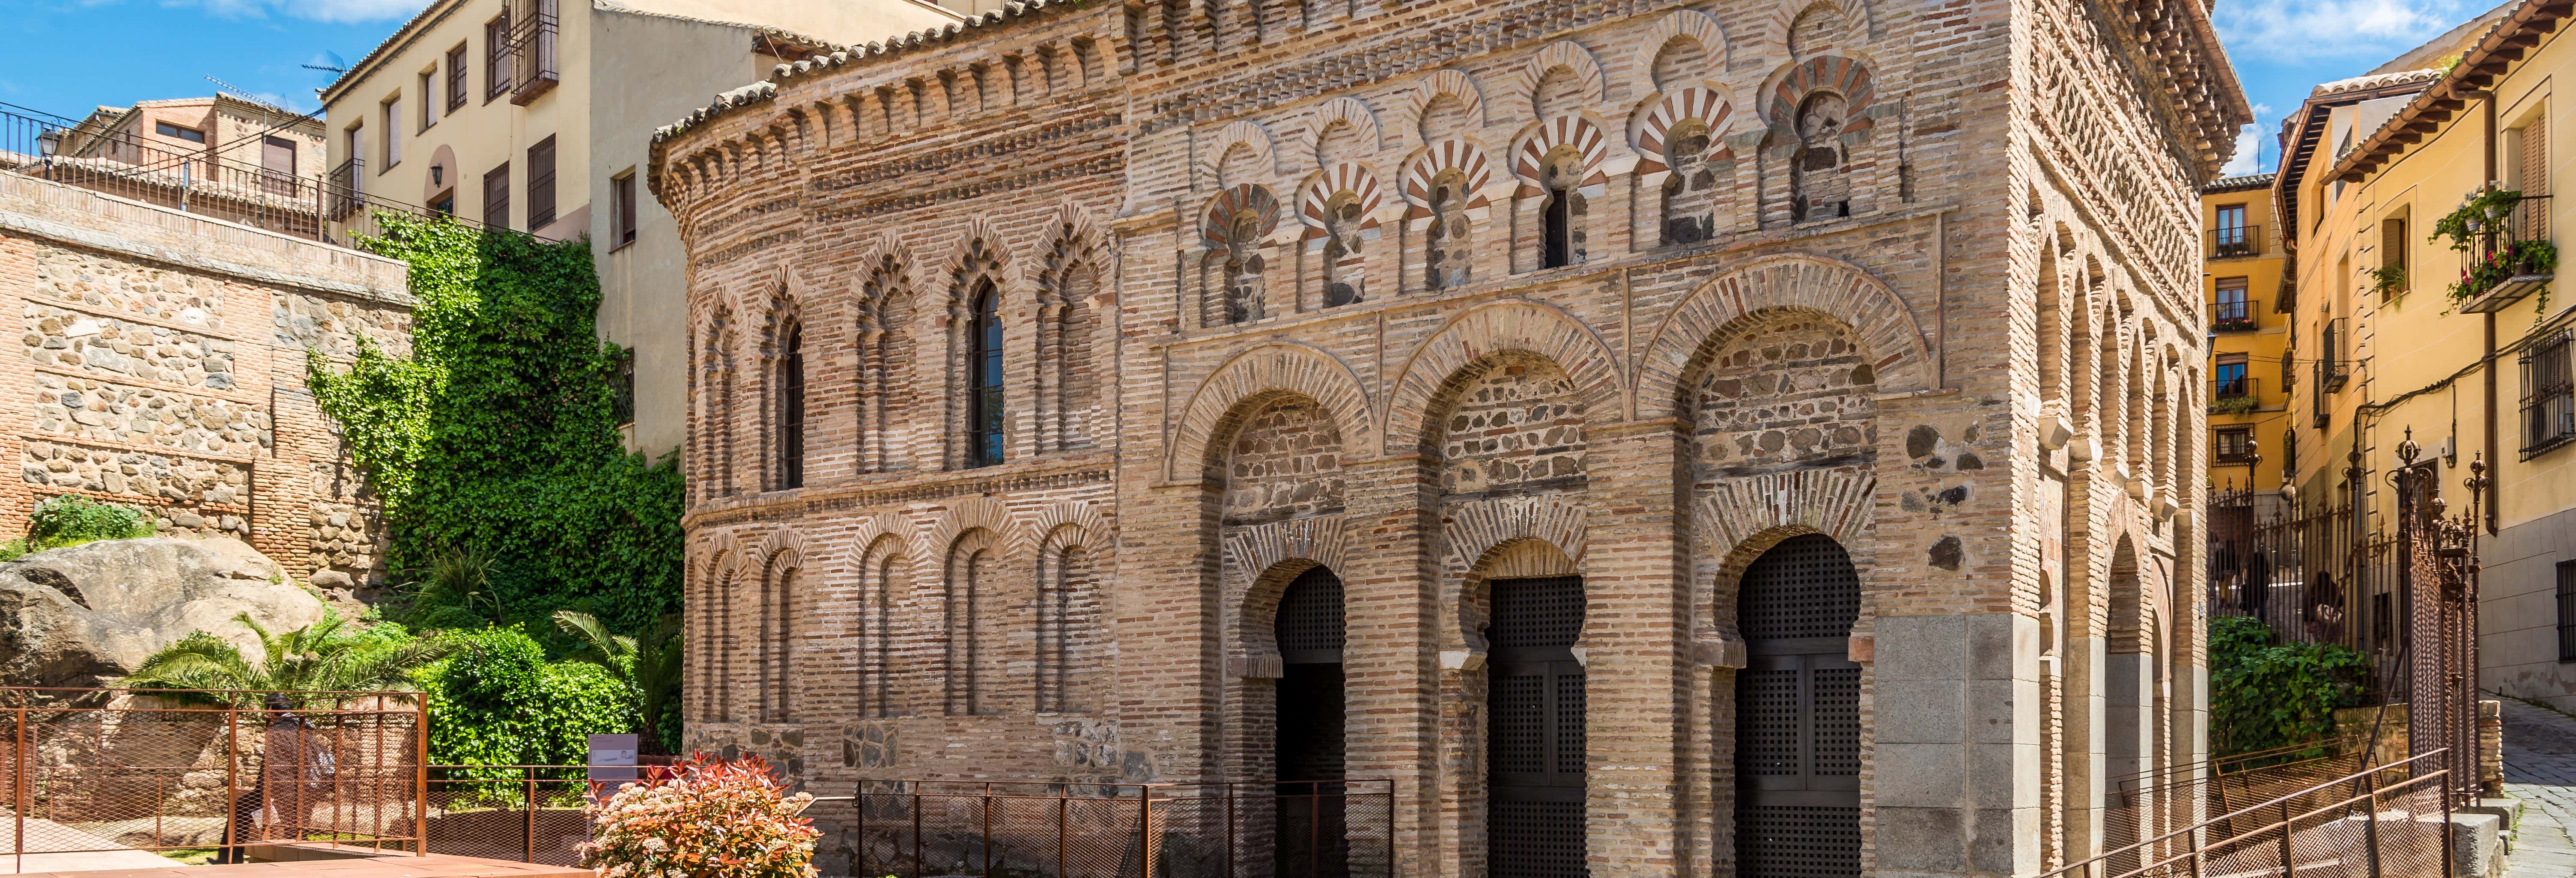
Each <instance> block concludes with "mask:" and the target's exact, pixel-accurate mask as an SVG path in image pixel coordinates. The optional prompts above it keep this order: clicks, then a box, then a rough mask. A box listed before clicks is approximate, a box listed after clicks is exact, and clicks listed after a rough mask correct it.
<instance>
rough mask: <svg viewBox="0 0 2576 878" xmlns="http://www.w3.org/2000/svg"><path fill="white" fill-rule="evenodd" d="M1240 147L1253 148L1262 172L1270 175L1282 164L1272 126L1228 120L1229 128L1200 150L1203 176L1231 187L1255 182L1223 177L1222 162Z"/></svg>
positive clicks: (1256, 161)
mask: <svg viewBox="0 0 2576 878" xmlns="http://www.w3.org/2000/svg"><path fill="white" fill-rule="evenodd" d="M1318 130H1321V129H1318ZM1237 146H1241V147H1245V148H1247V149H1250V150H1252V159H1253V164H1252V166H1253V167H1254V168H1255V169H1258V172H1259V173H1262V174H1269V173H1272V172H1274V171H1275V170H1276V169H1277V168H1278V167H1279V154H1278V150H1277V149H1276V148H1275V147H1274V146H1273V141H1272V140H1271V137H1270V129H1268V128H1265V127H1262V125H1261V123H1259V122H1255V121H1252V120H1250V119H1236V120H1234V121H1232V122H1228V123H1226V125H1225V127H1223V128H1219V129H1217V132H1216V137H1214V138H1212V139H1210V140H1209V141H1208V149H1207V150H1205V151H1203V152H1201V153H1199V155H1200V156H1201V157H1202V160H1201V163H1200V167H1199V175H1200V176H1199V179H1202V180H1216V181H1218V182H1219V183H1220V184H1221V185H1224V186H1227V187H1240V186H1243V185H1247V184H1249V183H1252V182H1253V181H1251V180H1224V179H1221V178H1220V175H1219V173H1218V167H1217V166H1218V164H1219V163H1221V162H1224V161H1225V154H1226V153H1229V152H1233V151H1234V148H1235V147H1237Z"/></svg>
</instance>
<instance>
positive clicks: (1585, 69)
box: [1511, 40, 1652, 112]
mask: <svg viewBox="0 0 2576 878" xmlns="http://www.w3.org/2000/svg"><path fill="white" fill-rule="evenodd" d="M1651 63H1652V62H1651V59H1650V60H1649V65H1650V69H1651ZM1559 68H1563V69H1565V70H1567V71H1569V72H1571V73H1573V74H1574V90H1575V94H1576V95H1578V96H1579V97H1580V99H1581V101H1582V103H1583V105H1584V106H1600V105H1601V104H1603V103H1607V99H1606V98H1605V97H1604V94H1605V92H1604V89H1603V85H1602V78H1601V62H1599V61H1595V60H1593V58H1592V52H1591V51H1590V50H1587V49H1585V48H1583V45H1582V44H1580V43H1577V42H1575V41H1573V40H1558V41H1556V42H1553V43H1549V44H1548V45H1547V47H1546V48H1542V49H1540V50H1538V54H1537V55H1536V56H1534V57H1532V58H1530V60H1529V63H1527V64H1524V65H1522V66H1521V69H1520V72H1519V74H1518V75H1517V76H1515V77H1514V78H1513V79H1512V92H1511V93H1512V94H1515V95H1519V96H1520V97H1522V98H1524V99H1527V101H1528V102H1529V104H1530V106H1531V108H1532V112H1536V107H1537V101H1538V85H1539V82H1540V81H1541V80H1544V79H1546V78H1547V75H1548V74H1549V73H1551V72H1554V71H1556V70H1557V69H1559Z"/></svg>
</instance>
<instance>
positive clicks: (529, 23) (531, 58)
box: [510, 0, 563, 107]
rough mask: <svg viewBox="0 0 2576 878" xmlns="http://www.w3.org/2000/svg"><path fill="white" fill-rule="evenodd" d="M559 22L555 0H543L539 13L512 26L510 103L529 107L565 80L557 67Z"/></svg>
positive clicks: (540, 2)
mask: <svg viewBox="0 0 2576 878" xmlns="http://www.w3.org/2000/svg"><path fill="white" fill-rule="evenodd" d="M555 24H556V22H555V4H554V0H539V2H538V4H537V11H536V12H533V13H531V14H529V15H528V16H527V17H526V18H524V19H521V20H519V21H518V22H516V23H514V24H513V25H512V27H511V30H510V64H511V67H512V70H513V74H514V75H513V76H512V77H511V80H510V82H511V88H510V103H513V104H517V105H519V106H523V107H524V106H527V105H528V104H529V103H530V102H533V101H535V100H536V99H537V97H538V96H539V95H543V94H545V93H546V92H549V91H553V90H554V87H555V84H556V83H558V82H561V81H562V79H563V77H562V75H561V74H560V73H559V72H558V71H557V70H556V68H555V42H556V31H555Z"/></svg>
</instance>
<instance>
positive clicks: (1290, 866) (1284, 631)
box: [1273, 567, 1350, 876]
mask: <svg viewBox="0 0 2576 878" xmlns="http://www.w3.org/2000/svg"><path fill="white" fill-rule="evenodd" d="M1275 624H1276V626H1277V627H1276V631H1277V634H1278V638H1279V639H1278V643H1279V658H1280V661H1281V663H1282V666H1281V674H1280V677H1279V688H1278V704H1277V710H1278V713H1277V714H1276V715H1277V717H1278V726H1277V728H1278V737H1277V739H1276V741H1275V742H1274V746H1275V747H1276V748H1277V751H1276V756H1277V759H1276V761H1275V762H1274V763H1273V764H1274V765H1275V766H1277V775H1276V780H1277V782H1278V790H1277V792H1278V794H1279V800H1278V809H1279V810H1278V815H1277V816H1278V824H1277V828H1278V836H1277V839H1278V847H1277V850H1278V870H1279V874H1281V875H1313V876H1323V875H1335V876H1338V875H1347V874H1349V872H1350V842H1349V838H1348V835H1349V834H1348V833H1347V832H1345V831H1344V827H1343V823H1344V820H1343V810H1342V803H1343V798H1342V795H1343V785H1342V783H1341V780H1342V776H1343V775H1342V771H1343V762H1342V751H1343V734H1344V726H1343V722H1342V720H1343V702H1342V641H1343V630H1342V580H1341V577H1338V576H1335V575H1333V571H1332V570H1330V569H1328V568H1324V567H1316V568H1314V569H1311V570H1308V571H1306V572H1305V573H1304V574H1301V575H1299V576H1298V577H1297V579H1296V581H1294V582H1290V583H1289V584H1288V590H1287V591H1285V592H1283V593H1281V594H1280V596H1279V614H1278V618H1277V621H1276V623H1275Z"/></svg>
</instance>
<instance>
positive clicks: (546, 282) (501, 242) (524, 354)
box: [306, 215, 681, 645]
mask: <svg viewBox="0 0 2576 878" xmlns="http://www.w3.org/2000/svg"><path fill="white" fill-rule="evenodd" d="M383 224H384V229H385V232H384V234H383V236H382V237H377V238H373V239H367V240H363V241H361V242H360V246H362V247H364V248H366V249H367V250H369V251H372V252H374V253H377V254H380V255H383V256H388V257H391V258H395V259H400V260H403V261H404V262H405V263H406V264H408V265H409V266H410V280H411V292H412V295H413V296H414V297H415V298H416V299H417V300H418V301H417V303H416V304H415V305H414V309H413V312H412V349H411V353H410V354H409V355H408V356H395V355H393V354H392V353H389V352H387V351H385V350H383V349H382V348H379V347H376V346H374V345H371V344H363V343H362V344H361V345H360V347H359V349H358V351H357V355H356V358H355V359H354V361H353V362H351V363H350V364H349V366H348V367H347V368H346V369H345V370H343V369H341V368H340V367H338V366H337V365H336V364H334V363H332V362H331V361H330V360H329V359H327V358H325V357H324V356H323V355H322V354H321V353H319V352H309V353H308V355H307V363H306V367H307V370H308V373H309V381H310V384H311V386H312V388H313V393H314V397H315V398H316V400H317V401H318V402H319V403H320V405H321V407H322V410H323V411H324V412H326V413H328V414H329V415H330V416H331V417H332V418H333V419H334V420H336V421H337V422H338V423H339V425H340V427H341V429H342V433H343V435H344V437H345V438H346V440H347V442H348V447H349V449H350V453H351V455H352V456H353V457H354V458H355V459H356V460H357V463H358V464H359V466H360V467H361V468H363V469H364V470H365V472H366V474H367V477H368V483H369V485H370V488H371V490H373V491H374V492H376V495H377V496H378V497H379V498H381V499H382V500H383V502H384V509H385V515H386V519H387V524H388V527H389V530H390V534H389V535H390V540H389V545H388V547H387V563H388V565H389V566H390V567H391V568H392V569H393V570H395V571H398V573H397V577H398V578H402V577H405V576H410V577H413V578H417V577H418V574H411V573H405V572H406V571H421V570H426V569H428V568H429V567H430V566H431V565H432V562H433V561H434V560H435V559H436V558H438V557H440V556H441V555H442V554H453V553H456V552H472V553H475V554H477V555H479V556H481V557H484V558H488V559H489V566H488V569H487V570H486V571H485V575H486V576H487V577H488V579H489V587H490V588H491V589H492V591H493V592H494V593H495V594H494V596H495V597H496V598H498V599H499V604H500V605H501V606H504V607H507V608H508V611H507V614H506V615H507V617H508V618H507V619H506V620H505V621H509V622H520V623H525V625H526V628H527V629H528V630H530V631H538V632H547V634H546V635H540V636H549V635H551V633H552V632H553V631H554V626H553V625H552V624H551V622H550V621H549V620H550V617H551V615H552V614H553V613H554V612H555V611H556V610H559V609H576V610H581V611H584V612H588V613H590V614H592V615H594V616H597V617H599V618H600V619H601V620H602V621H603V622H606V623H608V625H609V626H610V627H611V628H613V629H616V630H620V631H635V630H641V629H642V628H644V627H645V626H646V625H648V624H650V623H651V622H652V621H653V620H654V619H656V618H658V617H660V616H661V615H662V614H664V613H671V612H677V611H678V610H679V602H680V564H681V561H680V557H681V553H680V523H679V519H680V474H679V468H678V466H677V464H676V462H675V461H674V460H673V459H671V458H669V457H665V458H664V459H663V460H662V461H660V462H658V463H657V462H651V461H647V460H646V459H645V458H644V457H643V456H641V455H635V454H629V453H627V452H626V451H625V450H624V449H623V448H622V447H621V445H620V443H619V436H618V432H617V426H618V425H617V422H616V420H615V417H614V415H612V414H611V405H612V401H613V399H614V393H615V385H614V381H615V374H616V371H615V370H616V364H617V362H618V357H619V355H620V352H619V351H618V350H617V348H616V347H615V346H613V345H606V344H603V343H601V342H600V341H599V338H598V336H597V334H596V332H595V328H594V326H593V314H594V313H595V312H596V311H597V310H598V307H599V297H600V294H599V279H598V276H597V275H596V274H594V273H593V271H592V268H591V255H590V245H589V244H588V243H587V242H586V241H568V242H563V243H552V244H550V243H544V242H540V241H537V240H535V239H533V238H530V237H527V236H524V235H516V234H509V233H503V232H481V231H476V230H473V229H469V228H466V227H464V226H461V225H459V224H456V223H454V222H449V221H445V220H439V219H421V218H415V217H403V216H391V215H389V216H386V217H384V218H383ZM412 609H414V610H430V609H435V608H431V607H414V608H412ZM398 614H399V611H398ZM556 645H565V644H556Z"/></svg>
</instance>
